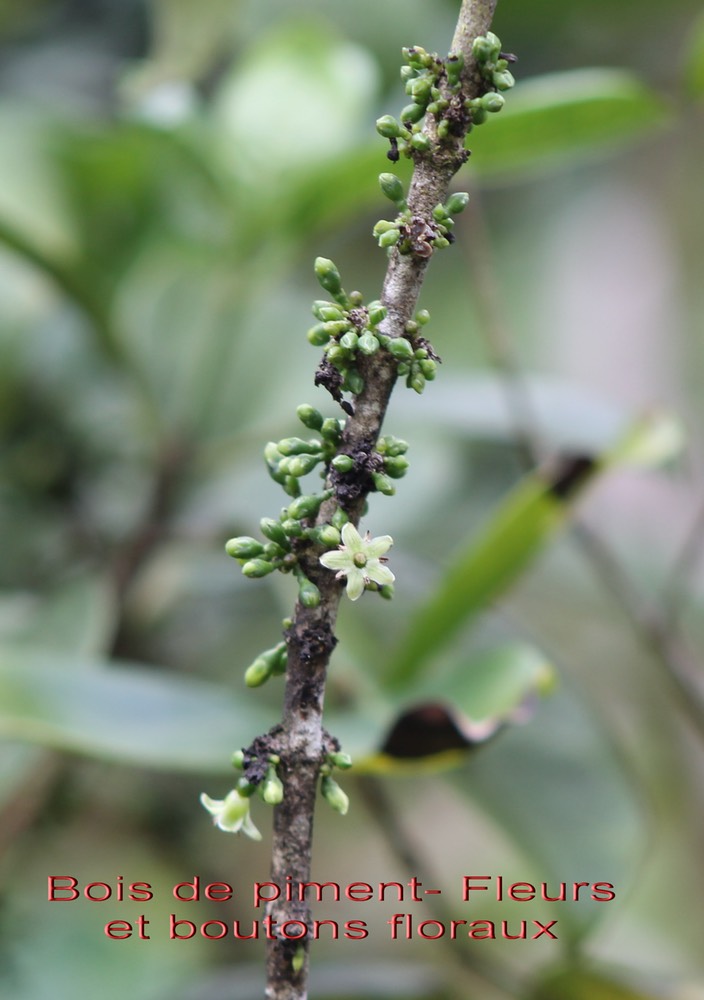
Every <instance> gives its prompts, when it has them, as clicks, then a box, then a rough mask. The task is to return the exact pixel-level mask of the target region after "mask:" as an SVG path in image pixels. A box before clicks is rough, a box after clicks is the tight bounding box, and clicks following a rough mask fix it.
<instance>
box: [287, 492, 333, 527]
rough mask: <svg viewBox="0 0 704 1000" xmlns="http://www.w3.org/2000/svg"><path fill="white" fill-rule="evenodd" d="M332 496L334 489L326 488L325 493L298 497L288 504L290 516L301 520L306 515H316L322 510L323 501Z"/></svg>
mask: <svg viewBox="0 0 704 1000" xmlns="http://www.w3.org/2000/svg"><path fill="white" fill-rule="evenodd" d="M331 496H332V490H325V491H324V492H323V493H313V494H310V495H308V496H302V497H298V499H297V500H294V501H293V503H290V504H289V505H288V517H289V518H293V519H294V520H296V521H300V520H301V519H302V518H304V517H314V516H315V515H316V514H317V513H318V511H319V510H320V508H321V506H322V504H323V502H324V501H325V500H328V499H329V498H330V497H331Z"/></svg>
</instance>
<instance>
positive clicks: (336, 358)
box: [325, 344, 348, 367]
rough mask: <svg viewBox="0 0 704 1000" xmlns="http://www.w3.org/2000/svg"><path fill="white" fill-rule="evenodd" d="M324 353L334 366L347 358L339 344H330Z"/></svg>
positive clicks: (342, 362) (345, 352)
mask: <svg viewBox="0 0 704 1000" xmlns="http://www.w3.org/2000/svg"><path fill="white" fill-rule="evenodd" d="M325 354H326V357H327V359H328V361H329V362H330V364H332V365H335V367H338V366H339V365H341V364H344V362H345V361H347V360H348V354H347V351H346V350H345V349H344V347H341V346H340V344H331V345H330V347H329V348H328V349H327V351H326V352H325Z"/></svg>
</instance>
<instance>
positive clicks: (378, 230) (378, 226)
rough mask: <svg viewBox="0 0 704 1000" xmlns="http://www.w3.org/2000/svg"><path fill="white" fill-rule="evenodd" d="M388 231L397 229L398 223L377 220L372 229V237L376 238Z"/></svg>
mask: <svg viewBox="0 0 704 1000" xmlns="http://www.w3.org/2000/svg"><path fill="white" fill-rule="evenodd" d="M390 229H398V223H397V222H390V221H389V220H388V219H379V221H378V222H377V223H375V225H374V228H373V229H372V235H373V236H374V237H375V238H378V237H379V236H381V234H382V233H388V231H389V230H390Z"/></svg>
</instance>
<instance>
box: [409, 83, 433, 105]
mask: <svg viewBox="0 0 704 1000" xmlns="http://www.w3.org/2000/svg"><path fill="white" fill-rule="evenodd" d="M431 88H432V82H431V80H430V79H429V77H427V76H417V77H416V78H415V79H414V80H409V81H408V84H407V85H406V92H407V93H409V94H410V95H411V97H412V98H413V100H414V101H415V103H416V104H422V105H423V107H425V106H426V104H427V103H428V101H429V100H430V91H431Z"/></svg>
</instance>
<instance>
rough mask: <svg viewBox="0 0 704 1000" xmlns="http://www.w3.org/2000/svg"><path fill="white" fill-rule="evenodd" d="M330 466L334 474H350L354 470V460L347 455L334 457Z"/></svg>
mask: <svg viewBox="0 0 704 1000" xmlns="http://www.w3.org/2000/svg"><path fill="white" fill-rule="evenodd" d="M330 465H331V467H332V468H333V469H335V471H336V472H351V471H352V469H354V459H353V458H351V457H350V456H349V455H335V457H334V458H333V460H332V462H331V463H330Z"/></svg>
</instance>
